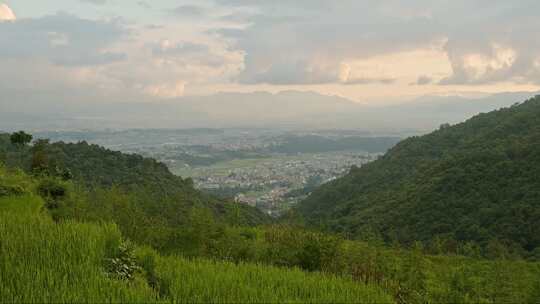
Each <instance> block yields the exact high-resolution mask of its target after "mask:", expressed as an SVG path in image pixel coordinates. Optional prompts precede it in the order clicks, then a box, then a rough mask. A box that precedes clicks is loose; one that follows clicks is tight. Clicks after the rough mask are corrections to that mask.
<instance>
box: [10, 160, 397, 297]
mask: <svg viewBox="0 0 540 304" xmlns="http://www.w3.org/2000/svg"><path fill="white" fill-rule="evenodd" d="M21 181H22V182H25V183H26V185H24V184H21V183H20V182H21ZM0 185H1V186H2V187H3V188H4V189H15V188H16V189H17V190H20V191H18V193H17V194H9V195H7V194H6V193H4V194H3V195H0V302H1V303H46V302H50V303H74V302H75V303H83V302H84V303H111V302H112V303H117V302H131V303H133V302H138V303H141V302H143V303H148V302H163V303H171V302H175V303H194V302H197V303H239V302H243V303H245V302H250V303H269V302H272V303H283V302H297V303H305V302H310V303H328V302H340V303H356V302H358V301H361V302H363V303H392V300H391V297H389V296H387V295H385V294H384V293H383V292H382V291H381V290H380V289H379V288H377V287H373V286H368V285H360V284H356V283H355V282H353V281H352V280H350V279H346V278H337V277H334V276H330V275H323V274H307V273H303V272H301V271H300V270H296V269H290V270H287V269H279V268H273V267H263V266H257V265H249V264H240V265H235V264H231V263H226V262H212V261H207V260H199V259H198V260H188V259H185V258H181V257H174V256H171V257H164V256H160V255H158V254H157V253H156V252H154V251H153V250H150V249H146V248H143V247H137V246H133V245H129V243H126V242H125V241H123V239H122V235H121V233H120V231H119V230H118V229H117V227H116V225H114V224H106V223H102V224H88V223H87V224H85V223H78V222H75V221H66V222H62V223H55V222H54V221H53V220H52V219H51V218H50V217H49V216H48V214H47V211H46V208H45V202H44V201H43V200H42V199H41V198H40V197H38V196H36V195H34V194H32V192H31V188H32V187H33V181H32V180H29V179H26V178H25V176H24V175H21V174H19V175H15V176H14V175H10V174H6V172H5V171H2V170H1V169H0Z"/></svg>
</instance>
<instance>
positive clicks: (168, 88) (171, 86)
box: [144, 81, 186, 98]
mask: <svg viewBox="0 0 540 304" xmlns="http://www.w3.org/2000/svg"><path fill="white" fill-rule="evenodd" d="M185 86H186V83H185V82H184V81H177V82H174V83H166V84H157V85H150V86H148V87H146V88H144V92H145V93H146V94H148V95H151V96H154V97H159V98H175V97H181V96H183V95H184V91H185Z"/></svg>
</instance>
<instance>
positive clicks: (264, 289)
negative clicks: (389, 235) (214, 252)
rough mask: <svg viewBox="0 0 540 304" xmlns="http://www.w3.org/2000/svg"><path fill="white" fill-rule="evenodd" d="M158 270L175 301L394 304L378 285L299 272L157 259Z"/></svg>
mask: <svg viewBox="0 0 540 304" xmlns="http://www.w3.org/2000/svg"><path fill="white" fill-rule="evenodd" d="M154 272H155V273H156V274H158V277H159V281H160V282H159V284H160V286H161V292H162V293H165V294H167V296H168V297H169V298H170V299H171V300H172V301H173V302H174V303H193V302H197V303H393V301H392V298H391V297H390V296H388V295H386V294H384V292H383V291H382V290H381V289H379V288H378V287H375V286H367V285H363V284H358V283H357V282H353V281H352V280H349V279H346V278H338V277H335V276H330V275H323V274H317V273H306V272H303V271H301V270H298V269H283V268H277V267H269V266H262V265H256V264H234V263H229V262H215V261H210V260H203V259H195V260H188V259H184V258H180V257H157V261H155V269H154Z"/></svg>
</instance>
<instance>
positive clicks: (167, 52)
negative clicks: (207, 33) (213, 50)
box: [152, 39, 209, 56]
mask: <svg viewBox="0 0 540 304" xmlns="http://www.w3.org/2000/svg"><path fill="white" fill-rule="evenodd" d="M208 52H209V47H208V45H204V44H199V43H193V42H189V41H187V42H186V41H185V42H180V43H177V44H174V45H173V44H172V43H171V42H170V40H168V39H165V40H162V41H161V42H160V43H159V44H158V45H154V47H153V48H152V53H153V54H154V56H178V55H190V54H200V53H204V54H207V53H208Z"/></svg>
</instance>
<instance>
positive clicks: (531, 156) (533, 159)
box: [298, 97, 540, 250]
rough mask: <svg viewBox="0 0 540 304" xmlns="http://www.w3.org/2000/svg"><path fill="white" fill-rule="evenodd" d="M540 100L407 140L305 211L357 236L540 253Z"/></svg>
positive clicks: (316, 196) (329, 188)
mask: <svg viewBox="0 0 540 304" xmlns="http://www.w3.org/2000/svg"><path fill="white" fill-rule="evenodd" d="M539 142H540V97H537V98H536V99H532V100H529V101H527V102H525V103H523V104H521V105H519V106H514V107H511V108H508V109H503V110H500V111H494V112H491V113H488V114H481V115H478V116H476V117H474V118H472V119H470V120H469V121H467V122H465V123H462V124H458V125H456V126H452V127H447V128H441V129H440V130H438V131H436V132H433V133H432V134H429V135H426V136H422V137H413V138H409V139H407V140H404V141H402V142H401V143H399V144H398V145H397V146H396V147H394V148H393V149H391V150H390V151H389V152H388V153H387V154H386V155H385V156H384V157H382V158H381V159H379V160H377V161H375V162H373V163H370V164H368V165H366V166H364V167H362V168H360V169H355V170H352V172H351V173H350V174H349V175H347V176H346V177H344V178H342V179H338V180H336V181H334V182H332V183H329V184H327V185H325V186H323V187H321V188H319V189H318V190H316V191H314V193H313V194H312V195H311V196H310V197H309V198H308V199H306V200H305V201H304V202H303V203H301V204H300V206H299V208H298V210H299V212H300V213H301V214H302V215H303V216H304V217H305V219H306V220H308V221H310V222H311V223H313V224H317V225H318V224H321V223H322V224H323V225H325V226H326V227H329V228H330V229H331V230H334V231H342V232H347V233H350V234H352V235H358V234H359V233H361V232H362V231H364V230H365V229H370V230H373V229H374V230H376V231H378V232H381V233H382V234H383V236H385V237H386V238H387V239H397V240H400V241H404V242H411V241H413V240H422V241H428V240H430V239H432V238H433V237H434V236H436V235H441V236H443V237H445V236H449V237H452V238H455V239H458V240H467V241H476V242H478V243H480V244H483V245H485V244H486V243H487V241H489V240H490V239H493V238H498V239H500V240H508V241H510V242H514V243H515V244H516V245H518V246H520V247H522V248H524V249H526V250H534V249H535V248H537V247H539V246H540V230H539V229H540V222H539V219H540V204H539V203H538V202H539V200H538V198H539V197H540V192H539V190H538V189H540V175H538V170H539V167H540V158H539V155H540V145H539Z"/></svg>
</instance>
